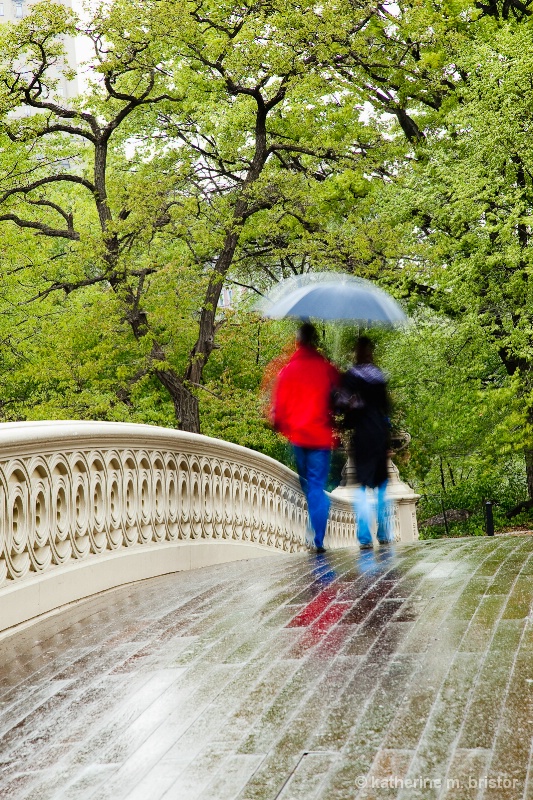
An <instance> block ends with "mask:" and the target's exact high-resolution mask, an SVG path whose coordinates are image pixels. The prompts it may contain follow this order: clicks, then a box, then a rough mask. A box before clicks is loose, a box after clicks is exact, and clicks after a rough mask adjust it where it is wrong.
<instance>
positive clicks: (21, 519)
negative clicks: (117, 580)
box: [0, 422, 355, 598]
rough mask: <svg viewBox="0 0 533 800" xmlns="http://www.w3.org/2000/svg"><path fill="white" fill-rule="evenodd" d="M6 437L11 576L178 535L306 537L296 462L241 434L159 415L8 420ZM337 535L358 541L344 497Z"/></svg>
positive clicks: (291, 540) (1, 456)
mask: <svg viewBox="0 0 533 800" xmlns="http://www.w3.org/2000/svg"><path fill="white" fill-rule="evenodd" d="M0 447H1V449H0V509H1V515H0V517H1V518H0V586H7V585H12V584H13V582H17V581H24V580H25V579H28V578H31V577H32V576H37V575H40V574H44V573H49V572H50V571H52V570H54V571H58V570H60V569H61V568H64V567H66V566H72V565H75V564H81V563H88V562H90V561H91V559H99V560H101V559H102V558H105V557H106V556H111V555H117V554H119V553H120V552H125V553H126V552H132V551H134V550H139V549H142V548H154V547H157V546H165V545H166V546H168V545H171V544H175V545H178V546H179V545H180V544H185V543H200V542H201V543H208V542H223V541H227V542H233V543H236V542H238V543H249V544H251V545H257V546H259V547H262V548H271V549H272V550H281V551H283V552H286V553H291V552H295V551H298V550H303V549H304V548H305V531H306V526H307V511H306V505H305V501H304V497H303V495H302V492H301V490H300V487H299V484H298V480H297V478H296V476H295V475H294V473H292V472H291V471H290V470H288V469H287V468H285V467H283V466H282V465H281V464H278V463H277V462H276V461H274V460H272V459H270V458H268V457H265V456H262V455H261V454H259V453H255V452H253V451H250V450H247V449H245V448H242V447H238V446H236V445H231V444H228V443H226V442H222V441H220V440H217V439H210V438H208V437H204V436H195V435H193V434H187V433H181V432H177V431H172V430H167V429H163V428H156V427H151V426H147V425H129V424H121V423H97V422H94V423H91V422H56V423H50V422H47V423H16V424H3V425H0ZM327 543H329V546H330V547H339V546H347V545H353V544H355V533H354V519H353V514H352V511H351V508H350V505H349V504H348V503H347V502H345V501H343V500H338V499H333V500H332V507H331V515H330V522H329V528H328V538H327ZM0 598H1V590H0Z"/></svg>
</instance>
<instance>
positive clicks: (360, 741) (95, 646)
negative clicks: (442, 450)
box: [0, 536, 533, 800]
mask: <svg viewBox="0 0 533 800" xmlns="http://www.w3.org/2000/svg"><path fill="white" fill-rule="evenodd" d="M532 578H533V537H516V536H514V537H496V538H490V539H481V538H479V539H477V538H474V539H460V540H442V541H436V542H423V543H419V544H416V545H412V546H403V547H401V546H398V547H395V548H390V549H387V550H375V551H366V552H363V553H359V551H356V550H338V551H332V552H327V553H326V554H324V555H320V556H309V555H291V556H273V557H268V558H264V559H258V560H252V561H248V562H239V563H237V564H230V565H224V566H220V567H211V568H209V569H204V570H198V571H196V572H191V573H181V574H175V575H170V576H165V577H162V578H155V579H153V580H149V581H143V582H141V583H137V584H132V585H130V586H127V587H123V588H121V589H117V590H114V591H112V592H108V593H106V594H103V595H101V596H98V597H94V598H92V599H90V600H87V601H84V602H82V603H80V604H78V605H76V606H73V607H71V608H69V609H66V610H64V611H63V612H61V613H58V614H56V615H53V616H50V617H49V618H47V619H45V620H42V621H41V622H39V623H38V624H36V625H33V626H31V627H29V628H27V629H25V630H21V631H19V632H17V633H15V634H14V635H12V636H10V637H8V638H6V639H4V640H3V641H2V642H1V643H0V665H1V671H0V798H16V799H17V800H22V799H23V798H24V800H29V799H30V798H32V799H35V800H37V799H38V800H46V798H54V799H56V798H65V799H66V800H88V799H89V798H91V800H111V799H112V800H121V798H128V800H160V798H165V800H226V799H227V800H231V799H232V798H239V800H278V799H279V800H304V799H305V800H312V799H313V798H316V800H356V798H357V800H363V799H364V800H371V798H400V800H407V798H446V800H448V799H450V798H455V799H456V800H469V798H475V799H476V800H481V798H483V799H485V798H486V800H490V799H491V798H502V800H503V799H504V798H505V799H507V798H508V799H509V800H517V799H518V798H524V800H527V798H530V800H533V781H531V783H530V784H528V777H529V776H530V774H531V773H532V765H531V752H532V742H533V738H532V736H533V708H532V701H531V687H532V686H533V617H532V612H531V604H532V600H533V583H532Z"/></svg>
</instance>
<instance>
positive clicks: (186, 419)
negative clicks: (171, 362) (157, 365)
mask: <svg viewBox="0 0 533 800" xmlns="http://www.w3.org/2000/svg"><path fill="white" fill-rule="evenodd" d="M154 375H155V376H156V378H157V379H158V380H159V381H160V382H161V383H162V384H163V386H164V387H165V389H166V390H167V392H168V393H169V395H170V397H171V399H172V402H173V403H174V413H175V415H176V420H177V421H178V427H179V429H180V430H182V431H189V433H200V414H199V411H198V398H197V397H195V395H193V394H192V392H190V391H189V390H188V389H187V387H186V386H185V385H184V384H183V383H182V382H181V381H180V379H179V378H178V377H177V375H175V374H174V372H172V371H171V370H166V369H156V370H154Z"/></svg>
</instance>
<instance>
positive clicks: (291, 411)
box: [272, 345, 340, 450]
mask: <svg viewBox="0 0 533 800" xmlns="http://www.w3.org/2000/svg"><path fill="white" fill-rule="evenodd" d="M339 382H340V373H339V371H338V370H337V368H336V367H334V366H333V364H330V362H329V361H328V360H327V359H326V358H324V356H322V355H320V353H319V352H318V351H317V350H315V349H314V348H313V347H307V346H305V345H299V347H298V348H297V350H296V352H295V353H294V355H293V356H292V357H291V360H290V361H289V363H288V364H287V365H286V366H285V367H283V369H282V370H281V372H280V373H279V375H278V379H277V381H276V385H275V387H274V396H273V408H272V421H273V423H274V428H275V429H276V430H277V431H279V432H280V433H281V434H283V436H285V437H286V438H287V439H288V440H289V441H290V442H291V443H292V444H294V445H296V446H298V447H309V448H313V449H316V450H331V448H333V447H336V446H337V443H338V442H337V437H336V435H335V431H334V428H333V416H332V413H331V405H330V395H331V390H332V389H333V387H335V386H338V384H339Z"/></svg>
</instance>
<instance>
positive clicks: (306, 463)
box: [293, 445, 331, 547]
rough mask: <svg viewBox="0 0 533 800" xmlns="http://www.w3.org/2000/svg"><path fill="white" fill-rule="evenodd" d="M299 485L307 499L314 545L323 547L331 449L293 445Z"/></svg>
mask: <svg viewBox="0 0 533 800" xmlns="http://www.w3.org/2000/svg"><path fill="white" fill-rule="evenodd" d="M293 450H294V457H295V459H296V469H297V470H298V477H299V478H300V485H301V487H302V491H303V493H304V494H305V497H306V500H307V510H308V511H309V520H310V522H311V527H312V529H313V533H314V535H315V547H323V545H324V537H325V535H326V525H327V524H328V516H329V497H328V496H327V494H326V491H325V490H326V484H327V481H328V475H329V465H330V461H331V450H314V449H312V448H310V447H297V446H296V445H293Z"/></svg>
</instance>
